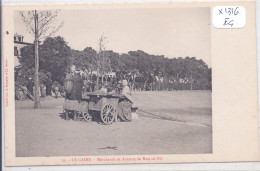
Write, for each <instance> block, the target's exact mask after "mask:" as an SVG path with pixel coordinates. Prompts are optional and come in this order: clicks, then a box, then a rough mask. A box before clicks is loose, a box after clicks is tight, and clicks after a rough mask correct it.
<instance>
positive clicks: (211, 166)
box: [1, 0, 260, 171]
mask: <svg viewBox="0 0 260 171" xmlns="http://www.w3.org/2000/svg"><path fill="white" fill-rule="evenodd" d="M115 1H117V2H129V1H126V0H115ZM139 1H140V0H131V2H139ZM142 1H143V2H156V1H151V0H142ZM158 1H159V0H157V2H158ZM171 1H177V0H171ZM179 1H188V2H194V1H196V0H179ZM197 1H198V0H197ZM201 1H205V2H207V1H212V0H200V2H201ZM214 1H223V0H214ZM69 2H70V3H71V2H73V3H84V2H112V1H111V0H96V1H93V0H74V1H72V0H45V1H44V0H2V4H32V3H33V4H46V3H53V4H54V3H56V4H57V3H69ZM160 2H169V1H167V0H160ZM256 9H257V11H256V21H257V58H258V80H260V1H259V0H256ZM2 17H3V16H2ZM2 65H3V63H2ZM1 74H2V79H3V73H1ZM2 81H3V80H2ZM1 92H3V87H2V89H1ZM1 94H2V93H1ZM258 95H259V96H258V97H260V82H259V84H258ZM258 99H259V102H260V98H258ZM1 100H2V102H3V97H2V96H1ZM258 104H259V108H260V103H258ZM2 107H3V105H2ZM1 112H2V113H3V108H2V111H1ZM3 120H4V115H2V135H4V127H3V125H4V122H3ZM259 125H260V120H259ZM259 129H260V127H259ZM2 138H4V137H2ZM3 147H4V139H2V150H1V151H2V156H3V158H2V164H3V165H2V167H3V168H2V170H4V171H7V170H12V171H29V170H30V171H32V170H33V171H34V170H36V171H40V170H52V171H67V170H75V171H82V170H260V162H237V163H197V164H135V165H109V166H108V165H84V166H44V167H43V166H41V167H38V166H37V167H4V150H3Z"/></svg>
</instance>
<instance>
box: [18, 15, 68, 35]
mask: <svg viewBox="0 0 260 171" xmlns="http://www.w3.org/2000/svg"><path fill="white" fill-rule="evenodd" d="M59 12H60V10H54V11H53V10H44V11H37V15H38V30H37V32H38V38H39V40H40V39H44V38H46V37H50V36H52V35H53V34H55V33H57V32H58V31H59V29H60V28H61V27H62V26H63V22H62V23H61V24H59V25H58V26H56V27H55V26H52V24H53V23H54V22H55V21H56V20H55V19H56V18H57V16H58V14H59ZM20 16H21V19H22V21H23V23H24V24H25V26H26V29H27V30H28V32H29V33H30V34H33V35H34V34H35V33H36V30H35V27H34V25H35V23H34V19H35V17H36V16H35V12H34V11H26V12H25V11H23V12H20Z"/></svg>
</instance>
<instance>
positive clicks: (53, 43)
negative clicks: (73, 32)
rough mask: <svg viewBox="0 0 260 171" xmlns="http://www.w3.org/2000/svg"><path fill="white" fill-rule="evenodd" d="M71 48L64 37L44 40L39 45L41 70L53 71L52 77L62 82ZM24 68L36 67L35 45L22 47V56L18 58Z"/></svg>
mask: <svg viewBox="0 0 260 171" xmlns="http://www.w3.org/2000/svg"><path fill="white" fill-rule="evenodd" d="M70 54H71V49H70V47H69V46H68V45H67V43H66V42H65V41H64V39H63V38H62V37H59V36H58V37H55V38H51V37H48V38H46V39H45V40H44V42H43V44H42V45H40V46H39V60H40V62H39V63H40V65H39V66H40V70H43V71H48V72H50V73H51V79H52V80H54V81H58V82H59V83H62V81H63V79H64V78H65V74H66V71H67V70H68V67H69V57H70ZM18 59H19V62H20V64H21V67H22V68H34V66H35V63H34V46H26V47H24V48H22V49H21V57H19V58H18Z"/></svg>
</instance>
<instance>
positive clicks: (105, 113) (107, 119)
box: [100, 104, 116, 125]
mask: <svg viewBox="0 0 260 171" xmlns="http://www.w3.org/2000/svg"><path fill="white" fill-rule="evenodd" d="M115 116H116V110H115V108H114V107H113V106H111V105H109V104H108V105H105V106H104V107H103V108H102V110H101V113H100V117H101V120H102V121H103V123H104V124H106V125H109V124H112V123H113V121H114V120H115Z"/></svg>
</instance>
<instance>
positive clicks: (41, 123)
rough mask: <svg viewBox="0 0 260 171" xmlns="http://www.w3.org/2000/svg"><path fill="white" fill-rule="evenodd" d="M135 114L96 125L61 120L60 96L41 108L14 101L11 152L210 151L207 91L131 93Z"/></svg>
mask: <svg viewBox="0 0 260 171" xmlns="http://www.w3.org/2000/svg"><path fill="white" fill-rule="evenodd" d="M133 96H134V98H135V99H136V105H137V106H138V107H139V111H138V115H139V119H137V120H134V121H133V122H117V123H113V124H112V125H101V124H98V123H97V122H90V123H87V122H82V121H73V120H69V121H66V120H64V119H63V115H62V103H63V101H64V99H63V98H58V99H54V98H52V97H47V98H46V99H42V101H41V105H42V107H41V109H37V110H34V109H33V102H32V101H16V155H17V157H29V156H71V155H73V156H87V155H119V154H120V155H121V154H122V155H131V154H176V153H180V154H191V153H210V152H211V151H212V127H211V92H208V91H178V92H133Z"/></svg>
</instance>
